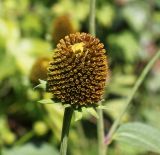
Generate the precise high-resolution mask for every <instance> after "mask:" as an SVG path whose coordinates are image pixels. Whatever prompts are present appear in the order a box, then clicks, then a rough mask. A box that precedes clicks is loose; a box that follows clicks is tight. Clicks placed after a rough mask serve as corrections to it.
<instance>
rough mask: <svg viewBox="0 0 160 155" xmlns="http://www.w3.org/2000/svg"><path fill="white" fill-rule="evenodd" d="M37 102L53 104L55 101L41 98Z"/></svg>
mask: <svg viewBox="0 0 160 155" xmlns="http://www.w3.org/2000/svg"><path fill="white" fill-rule="evenodd" d="M38 102H39V103H42V104H53V103H55V102H53V101H52V100H51V99H42V100H40V101H38Z"/></svg>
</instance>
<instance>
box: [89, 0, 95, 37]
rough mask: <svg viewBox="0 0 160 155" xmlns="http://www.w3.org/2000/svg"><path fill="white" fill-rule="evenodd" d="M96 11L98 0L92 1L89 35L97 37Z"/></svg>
mask: <svg viewBox="0 0 160 155" xmlns="http://www.w3.org/2000/svg"><path fill="white" fill-rule="evenodd" d="M95 10H96V0H90V13H89V33H90V34H92V35H93V36H95V35H96V31H95Z"/></svg>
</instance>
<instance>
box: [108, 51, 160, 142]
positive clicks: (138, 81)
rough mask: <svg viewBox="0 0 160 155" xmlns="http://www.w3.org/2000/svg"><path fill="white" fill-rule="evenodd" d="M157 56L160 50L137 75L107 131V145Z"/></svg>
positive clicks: (159, 54)
mask: <svg viewBox="0 0 160 155" xmlns="http://www.w3.org/2000/svg"><path fill="white" fill-rule="evenodd" d="M158 58H160V50H159V51H158V52H157V53H156V54H155V55H154V56H153V57H152V59H151V60H150V61H149V63H148V64H147V66H146V67H145V68H144V70H143V71H142V73H141V75H140V76H139V78H138V80H137V81H136V83H135V85H134V87H133V89H132V91H131V93H130V94H129V96H128V98H127V100H126V103H125V105H124V107H123V109H122V111H121V113H120V115H119V117H118V118H117V119H116V120H115V122H114V123H113V125H112V127H111V129H110V131H109V133H108V135H107V138H106V141H107V145H109V144H110V143H111V141H112V138H113V135H114V133H115V132H116V130H117V128H118V126H119V124H120V121H121V119H122V117H123V115H124V114H125V112H126V111H127V108H128V106H129V104H130V103H131V101H132V99H133V97H134V95H135V93H136V91H137V90H138V88H139V87H140V85H141V83H142V82H143V81H144V79H145V77H146V75H147V74H148V72H149V71H150V70H151V68H152V66H153V65H154V63H155V62H156V60H158Z"/></svg>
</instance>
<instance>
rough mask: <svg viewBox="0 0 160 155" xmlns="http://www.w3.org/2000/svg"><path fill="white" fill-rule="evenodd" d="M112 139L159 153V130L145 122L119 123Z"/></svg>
mask: <svg viewBox="0 0 160 155" xmlns="http://www.w3.org/2000/svg"><path fill="white" fill-rule="evenodd" d="M114 139H115V140H118V141H121V142H124V143H128V144H130V145H131V146H133V147H137V148H139V149H143V150H146V151H152V152H156V153H160V130H158V129H156V128H153V127H151V126H149V125H146V124H142V123H137V122H136V123H127V124H124V125H121V126H120V127H119V129H118V130H117V132H116V133H115V136H114Z"/></svg>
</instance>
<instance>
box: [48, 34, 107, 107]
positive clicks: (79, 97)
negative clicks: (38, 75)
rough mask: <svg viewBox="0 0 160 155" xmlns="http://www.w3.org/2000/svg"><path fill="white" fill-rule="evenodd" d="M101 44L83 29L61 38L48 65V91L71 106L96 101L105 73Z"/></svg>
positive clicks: (101, 88)
mask: <svg viewBox="0 0 160 155" xmlns="http://www.w3.org/2000/svg"><path fill="white" fill-rule="evenodd" d="M103 47H104V46H103V44H102V43H100V41H99V39H97V38H95V37H93V36H91V35H90V34H86V33H75V34H70V35H69V36H66V37H65V38H64V39H61V40H60V42H59V44H58V45H57V49H56V52H55V53H54V55H53V59H52V61H51V62H50V65H49V68H48V78H47V89H48V91H49V92H52V94H53V95H54V97H55V98H56V99H58V100H60V101H61V102H62V103H64V104H65V103H67V104H71V105H72V106H73V107H81V106H94V105H96V104H97V103H98V102H99V101H100V100H101V99H102V96H103V93H104V87H105V83H106V79H107V76H108V64H107V58H106V55H105V50H104V48H103Z"/></svg>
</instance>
